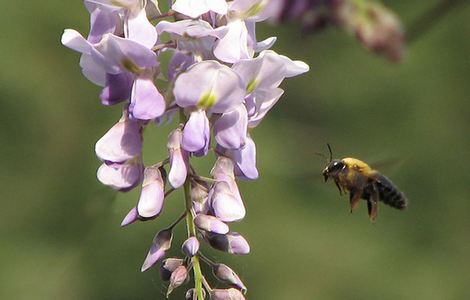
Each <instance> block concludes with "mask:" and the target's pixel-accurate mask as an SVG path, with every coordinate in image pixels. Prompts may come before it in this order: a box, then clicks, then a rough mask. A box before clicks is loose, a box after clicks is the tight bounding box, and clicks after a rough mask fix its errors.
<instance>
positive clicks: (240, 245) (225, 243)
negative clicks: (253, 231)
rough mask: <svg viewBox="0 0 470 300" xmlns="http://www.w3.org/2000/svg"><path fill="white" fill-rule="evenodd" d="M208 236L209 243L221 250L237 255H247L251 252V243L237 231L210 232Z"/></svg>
mask: <svg viewBox="0 0 470 300" xmlns="http://www.w3.org/2000/svg"><path fill="white" fill-rule="evenodd" d="M206 238H207V240H208V242H209V244H210V245H211V246H212V247H213V248H215V249H217V250H220V251H224V252H228V253H231V254H235V255H245V254H248V253H250V245H248V242H247V241H246V240H245V238H244V237H243V236H241V235H240V234H239V233H237V232H229V233H227V234H216V233H208V234H206Z"/></svg>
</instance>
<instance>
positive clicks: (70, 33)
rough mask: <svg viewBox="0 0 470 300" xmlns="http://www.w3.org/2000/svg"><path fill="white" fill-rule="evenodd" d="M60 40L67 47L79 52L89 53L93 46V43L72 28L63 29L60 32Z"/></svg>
mask: <svg viewBox="0 0 470 300" xmlns="http://www.w3.org/2000/svg"><path fill="white" fill-rule="evenodd" d="M61 42H62V44H63V45H64V46H66V47H67V48H70V49H72V50H75V51H77V52H80V53H87V54H89V53H91V51H92V48H93V45H92V44H91V43H90V42H89V41H87V40H86V39H85V38H84V37H83V36H82V35H81V34H80V33H79V32H78V31H76V30H74V29H65V30H64V33H63V34H62V38H61Z"/></svg>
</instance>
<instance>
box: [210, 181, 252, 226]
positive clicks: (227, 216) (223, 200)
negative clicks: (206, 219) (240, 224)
mask: <svg viewBox="0 0 470 300" xmlns="http://www.w3.org/2000/svg"><path fill="white" fill-rule="evenodd" d="M211 198H212V199H211V201H212V202H211V205H212V208H213V210H214V214H215V216H216V217H217V218H219V219H220V220H222V221H224V222H234V221H238V220H241V219H243V217H245V213H246V211H245V207H244V205H243V202H241V201H239V200H238V199H237V198H236V196H235V195H234V194H233V193H232V191H231V189H230V186H229V185H228V183H226V182H225V181H221V182H217V183H216V184H215V186H214V191H213V193H212V197H211Z"/></svg>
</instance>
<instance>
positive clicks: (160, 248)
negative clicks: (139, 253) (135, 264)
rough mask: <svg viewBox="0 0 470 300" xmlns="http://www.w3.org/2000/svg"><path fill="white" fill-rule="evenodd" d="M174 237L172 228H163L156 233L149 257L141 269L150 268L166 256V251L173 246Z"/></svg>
mask: <svg viewBox="0 0 470 300" xmlns="http://www.w3.org/2000/svg"><path fill="white" fill-rule="evenodd" d="M172 239H173V233H172V232H171V230H170V229H164V230H161V231H159V232H158V233H157V234H156V235H155V237H154V238H153V241H152V245H151V246H150V250H149V252H148V254H147V257H146V258H145V261H144V263H143V264H142V268H141V269H140V271H141V272H144V271H146V270H148V269H149V268H151V267H152V266H153V265H155V264H156V263H157V261H158V260H160V259H161V258H162V257H163V256H165V252H166V251H167V250H168V249H170V248H171V241H172Z"/></svg>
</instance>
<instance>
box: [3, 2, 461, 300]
mask: <svg viewBox="0 0 470 300" xmlns="http://www.w3.org/2000/svg"><path fill="white" fill-rule="evenodd" d="M436 2H437V1H411V2H410V1H405V0H399V1H398V0H396V1H386V3H387V4H388V5H389V6H390V7H391V8H392V9H394V10H395V11H396V12H397V13H398V14H399V15H400V16H401V17H402V19H403V20H404V23H405V24H409V23H411V22H412V21H413V19H414V18H416V17H417V16H418V15H420V14H421V13H422V12H423V11H425V10H427V9H428V8H429V7H431V6H432V5H434V4H435V3H436ZM469 19H470V5H461V6H460V7H459V8H458V9H455V10H453V11H451V12H449V13H448V14H447V15H446V17H445V18H443V19H442V20H441V21H440V22H439V23H438V24H436V26H435V27H433V28H432V29H430V30H429V31H427V32H426V33H424V34H422V35H421V36H420V37H419V38H417V39H416V40H415V41H414V42H413V43H412V44H411V45H409V47H408V48H407V52H406V57H405V60H404V61H403V63H401V64H399V65H394V64H391V63H389V62H387V61H385V60H384V59H382V58H379V57H376V56H375V55H372V54H370V53H367V52H366V51H364V49H363V48H362V47H361V46H360V45H359V44H358V43H356V41H355V40H354V38H353V37H351V36H348V35H346V34H345V33H344V32H342V31H341V30H338V29H330V30H327V31H324V32H322V33H319V34H316V35H313V36H301V34H300V33H299V31H298V24H291V25H289V26H283V27H272V26H264V27H261V28H260V33H259V36H260V37H267V36H270V35H276V36H278V37H279V38H278V42H277V43H276V45H275V46H274V50H276V51H278V52H280V53H283V54H286V55H288V56H290V57H292V58H295V59H302V60H304V61H305V62H307V63H308V64H310V66H311V71H310V72H309V73H308V74H307V75H304V76H302V77H299V78H295V79H290V80H286V82H285V83H284V84H283V88H284V89H285V90H286V92H285V95H284V96H283V98H282V99H281V101H280V102H279V104H278V105H277V106H276V107H275V108H274V109H273V110H272V112H271V113H270V115H269V117H268V118H267V119H266V120H265V121H263V123H262V124H261V125H260V126H259V127H258V128H257V129H256V130H255V131H254V133H253V135H254V138H255V140H256V142H257V145H258V168H259V171H260V172H261V178H260V179H259V180H258V181H255V182H243V183H241V191H242V194H243V197H244V200H245V204H246V207H247V211H248V214H247V217H246V219H245V220H244V221H243V222H241V223H238V224H235V225H233V226H232V228H233V229H235V230H236V231H239V232H241V233H243V234H244V235H245V236H246V237H247V239H248V240H249V241H250V244H251V247H252V253H251V254H250V255H248V256H246V257H231V256H229V255H225V254H223V253H220V252H214V251H210V250H208V249H207V251H208V252H209V255H210V256H211V257H212V258H214V259H216V260H219V259H220V260H223V261H226V262H228V263H229V264H230V265H231V266H232V267H233V268H234V269H236V270H237V272H238V273H239V275H240V276H241V277H242V279H243V280H244V281H245V283H246V284H247V285H248V287H249V293H248V298H249V299H282V300H283V299H427V300H431V299H470V289H469V288H468V287H469V283H470V258H469V253H470V234H469V230H470V217H469V212H470V201H469V200H470V199H469V195H470V173H469V171H468V170H469V167H470V165H469V163H470V159H469V155H470V139H469V130H470V101H469V100H470V99H469V95H470V84H469V80H470V59H469V53H470V39H469V36H470V22H469V21H468V20H469ZM0 28H2V30H1V33H0V103H1V109H0V141H1V146H0V157H1V161H2V165H1V168H0V186H1V189H0V195H1V201H2V204H1V205H2V208H1V210H0V211H1V212H0V234H1V237H0V265H1V268H0V299H163V298H164V296H163V294H164V292H165V285H164V284H163V283H162V282H161V281H160V279H159V276H158V272H157V270H156V269H153V270H151V271H148V272H146V273H144V274H142V273H140V266H141V263H142V261H143V259H144V257H145V255H146V253H147V250H148V247H149V245H150V242H151V240H152V237H153V235H154V234H155V232H156V231H157V230H158V229H159V228H162V227H163V226H165V225H167V224H168V223H170V222H171V221H172V220H173V219H174V218H175V217H176V216H177V215H178V214H179V211H181V209H182V207H183V201H182V195H181V194H178V193H176V194H174V195H172V196H171V198H170V199H169V200H168V201H167V202H166V207H165V211H164V213H163V215H162V216H161V217H160V218H159V219H157V220H155V221H153V222H145V223H138V224H135V225H132V226H130V227H128V228H125V229H121V228H120V227H119V224H120V221H121V219H122V218H123V216H124V215H125V214H126V213H127V211H128V210H129V209H130V208H131V207H132V206H133V205H134V203H135V201H136V199H137V197H138V191H133V192H130V193H128V194H119V195H116V193H114V192H113V191H111V190H110V189H108V188H106V187H103V186H101V185H100V184H99V183H98V181H97V180H96V178H95V170H96V169H97V167H98V166H99V162H98V160H97V159H96V158H95V155H94V143H95V142H96V141H97V140H98V139H99V138H100V137H101V136H102V134H103V133H104V132H106V131H107V129H108V128H109V127H110V126H111V125H112V124H113V123H114V122H115V121H116V120H117V119H118V118H119V116H120V111H119V110H120V108H119V107H113V108H107V107H103V106H101V105H100V104H99V101H98V99H97V95H98V92H99V89H98V87H96V86H94V85H92V84H91V83H90V82H87V81H86V79H85V78H84V77H82V75H81V73H80V69H79V66H78V60H79V55H78V54H77V53H74V52H72V51H70V50H67V49H65V48H64V47H62V45H61V44H60V35H61V33H62V30H63V29H64V28H76V29H78V30H79V31H80V32H82V33H86V32H87V30H88V15H87V12H86V10H85V9H84V7H83V4H82V2H81V1H62V0H60V1H59V0H49V1H26V0H20V1H3V2H2V8H1V10H0ZM168 130H169V129H168V128H164V129H157V128H152V129H150V130H148V131H146V134H145V140H146V141H145V155H146V157H145V160H146V161H147V162H156V161H158V160H160V159H162V158H164V156H165V138H166V136H167V134H168ZM326 142H330V143H331V144H332V145H333V150H334V154H335V156H337V157H344V156H354V157H358V158H361V159H363V160H365V161H368V162H374V161H381V160H388V161H395V162H396V163H394V164H388V166H384V167H383V168H382V169H381V171H383V172H384V173H385V174H387V175H388V176H389V177H390V178H391V179H392V180H393V181H394V182H395V183H396V184H397V185H398V186H399V187H400V188H401V189H402V190H403V191H404V192H405V193H406V195H407V196H408V198H409V200H410V205H409V210H408V211H406V212H399V211H395V210H393V209H391V208H388V207H384V206H381V207H380V210H379V218H378V221H377V222H376V223H375V224H371V223H370V222H369V221H368V218H367V213H366V208H365V205H364V203H362V206H361V207H360V209H359V210H358V211H357V212H356V213H355V214H353V215H351V214H350V213H349V212H348V201H347V197H345V196H343V197H340V196H339V195H338V191H337V190H336V187H335V186H334V185H333V184H327V185H325V184H324V183H323V181H322V178H321V177H319V176H318V174H319V172H321V170H322V168H323V167H324V164H325V161H324V159H323V158H321V157H318V156H316V155H314V152H326V147H325V143H326ZM211 163H213V157H209V158H208V159H207V160H206V162H204V161H198V162H197V164H198V165H200V167H201V168H206V169H207V170H208V169H209V167H210V164H211ZM178 230H179V231H178V232H177V234H176V237H175V240H174V247H173V248H174V249H173V252H172V253H174V254H178V253H179V245H180V243H181V242H182V239H183V235H184V234H183V232H184V228H183V226H180V227H179V228H178ZM172 298H173V299H181V298H182V291H180V292H179V293H178V292H177V293H175V294H174V295H173V296H172Z"/></svg>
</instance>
